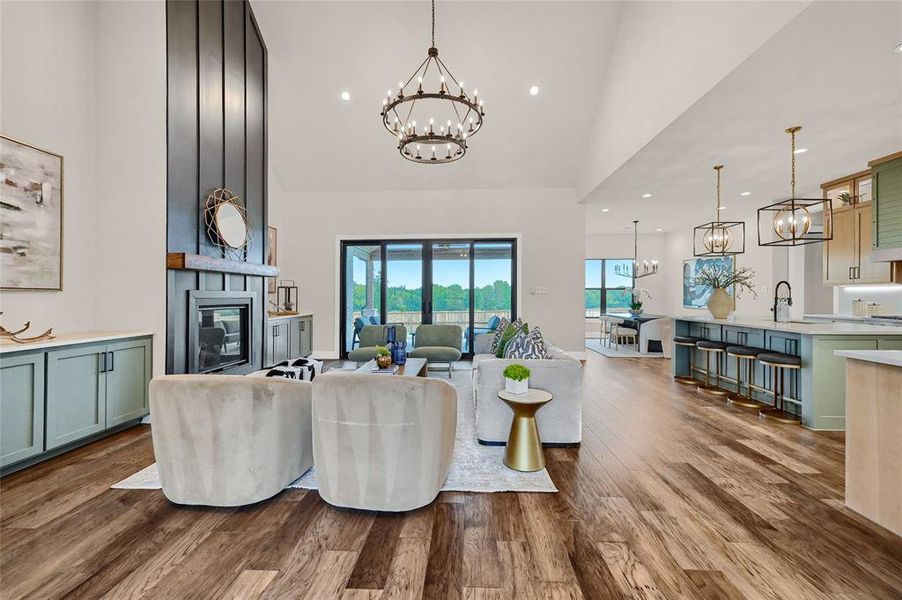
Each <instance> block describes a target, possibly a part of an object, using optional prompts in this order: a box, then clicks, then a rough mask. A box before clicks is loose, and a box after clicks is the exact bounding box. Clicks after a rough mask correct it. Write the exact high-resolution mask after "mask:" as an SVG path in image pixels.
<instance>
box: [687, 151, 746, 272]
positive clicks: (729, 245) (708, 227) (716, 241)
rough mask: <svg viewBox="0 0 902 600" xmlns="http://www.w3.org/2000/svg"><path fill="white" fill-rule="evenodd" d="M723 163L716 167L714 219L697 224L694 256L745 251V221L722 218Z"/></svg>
mask: <svg viewBox="0 0 902 600" xmlns="http://www.w3.org/2000/svg"><path fill="white" fill-rule="evenodd" d="M722 169H723V165H717V166H715V167H714V172H715V173H716V174H717V175H716V176H715V183H714V188H715V192H714V220H713V221H711V222H710V223H705V224H703V225H699V226H697V227H696V228H695V229H694V230H693V235H692V240H693V241H692V253H693V255H694V256H710V257H714V256H733V255H736V254H742V253H743V252H745V222H743V221H721V220H720V211H721V208H722V207H721V205H720V172H721V170H722Z"/></svg>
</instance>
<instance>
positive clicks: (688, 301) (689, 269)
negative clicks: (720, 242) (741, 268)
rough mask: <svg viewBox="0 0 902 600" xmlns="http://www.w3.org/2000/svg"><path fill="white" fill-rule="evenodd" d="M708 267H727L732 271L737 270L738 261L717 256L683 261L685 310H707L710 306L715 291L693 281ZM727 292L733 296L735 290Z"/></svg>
mask: <svg viewBox="0 0 902 600" xmlns="http://www.w3.org/2000/svg"><path fill="white" fill-rule="evenodd" d="M706 265H726V266H728V267H729V268H730V270H735V269H736V261H735V259H734V257H732V256H717V257H708V258H693V259H689V260H684V261H683V306H684V307H685V308H706V307H707V306H708V298H710V297H711V293H712V292H713V291H714V290H712V289H711V288H710V287H708V286H706V285H695V284H693V283H692V279H693V278H694V277H695V276H697V275H698V274H699V272H700V271H701V270H702V269H703V268H704V267H705V266H706ZM727 292H728V293H729V294H730V296H733V298H734V302H735V296H734V294H733V288H729V289H728V290H727Z"/></svg>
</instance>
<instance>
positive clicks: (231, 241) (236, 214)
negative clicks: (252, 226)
mask: <svg viewBox="0 0 902 600" xmlns="http://www.w3.org/2000/svg"><path fill="white" fill-rule="evenodd" d="M215 219H216V233H217V234H219V239H221V240H222V242H223V243H224V244H225V245H227V246H229V247H230V248H243V247H244V244H245V243H246V242H247V223H245V222H244V216H243V215H242V214H241V211H240V210H238V207H237V206H235V205H234V204H232V203H231V202H223V203H222V204H220V205H219V206H217V207H216V216H215Z"/></svg>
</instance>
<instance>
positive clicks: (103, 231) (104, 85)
mask: <svg viewBox="0 0 902 600" xmlns="http://www.w3.org/2000/svg"><path fill="white" fill-rule="evenodd" d="M96 16H97V56H96V60H97V62H96V65H97V85H96V132H97V160H96V169H97V172H96V180H97V190H96V211H95V213H96V214H95V223H94V228H93V232H94V235H95V244H96V246H95V253H96V255H95V266H96V272H97V281H96V284H95V288H94V292H95V298H96V302H95V304H94V308H95V314H96V316H95V326H96V327H98V328H102V329H113V330H117V331H118V330H127V331H130V330H149V331H153V332H155V333H156V337H155V338H154V372H155V374H162V373H163V372H164V370H165V364H166V362H165V356H166V343H165V341H166V340H165V333H166V11H165V4H164V3H163V2H156V1H154V2H98V3H97V4H96Z"/></svg>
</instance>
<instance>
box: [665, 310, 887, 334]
mask: <svg viewBox="0 0 902 600" xmlns="http://www.w3.org/2000/svg"><path fill="white" fill-rule="evenodd" d="M674 319H675V320H677V321H692V322H696V323H711V324H712V325H733V326H735V327H751V328H753V329H769V330H771V331H786V332H789V333H798V334H801V335H892V336H902V327H887V326H885V325H869V324H867V323H848V322H846V323H844V322H838V323H827V322H821V323H799V322H788V323H777V322H775V321H773V320H772V319H765V318H762V317H730V318H727V319H715V318H714V317H712V316H710V315H709V316H701V315H700V316H676V317H674Z"/></svg>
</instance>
